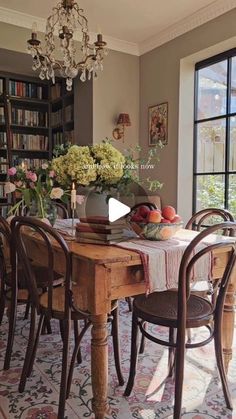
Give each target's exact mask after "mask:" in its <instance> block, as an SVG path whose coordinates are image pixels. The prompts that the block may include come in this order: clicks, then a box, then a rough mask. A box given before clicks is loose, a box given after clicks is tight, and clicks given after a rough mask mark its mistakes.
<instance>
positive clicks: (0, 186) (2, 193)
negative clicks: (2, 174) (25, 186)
mask: <svg viewBox="0 0 236 419" xmlns="http://www.w3.org/2000/svg"><path fill="white" fill-rule="evenodd" d="M5 196H6V195H5V190H4V184H3V183H0V198H5Z"/></svg>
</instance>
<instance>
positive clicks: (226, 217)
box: [185, 208, 235, 299]
mask: <svg viewBox="0 0 236 419" xmlns="http://www.w3.org/2000/svg"><path fill="white" fill-rule="evenodd" d="M224 221H232V222H234V221H235V219H234V217H233V215H232V214H231V212H229V211H228V210H226V209H221V208H205V209H203V210H200V211H198V212H196V213H195V214H194V215H193V216H192V217H191V218H190V220H189V221H188V222H187V224H186V226H185V228H186V229H188V230H194V231H201V230H203V229H205V228H207V227H209V226H211V225H214V224H219V223H220V222H224ZM219 233H220V232H219ZM221 233H222V234H223V235H225V236H226V235H227V236H233V235H234V230H232V231H231V230H227V229H225V230H224V231H223V232H221ZM215 290H217V281H214V282H208V283H207V282H206V281H205V282H204V281H201V284H200V283H199V284H198V283H196V284H195V286H194V291H195V292H198V293H202V295H203V296H204V295H205V296H207V295H212V298H213V299H214V295H215Z"/></svg>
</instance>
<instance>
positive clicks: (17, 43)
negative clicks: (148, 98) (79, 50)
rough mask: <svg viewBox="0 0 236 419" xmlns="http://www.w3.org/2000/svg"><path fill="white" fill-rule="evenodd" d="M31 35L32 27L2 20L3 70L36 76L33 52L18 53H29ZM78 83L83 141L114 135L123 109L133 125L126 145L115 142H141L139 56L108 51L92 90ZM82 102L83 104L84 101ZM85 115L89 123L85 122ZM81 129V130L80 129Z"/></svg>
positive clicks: (81, 142) (80, 127) (118, 146)
mask: <svg viewBox="0 0 236 419" xmlns="http://www.w3.org/2000/svg"><path fill="white" fill-rule="evenodd" d="M29 37H30V30H28V29H23V28H19V27H16V26H13V25H8V24H4V23H0V71H9V72H18V73H21V74H27V75H28V74H32V75H34V76H35V75H36V73H35V72H33V71H32V69H31V67H32V60H31V57H30V55H28V54H26V55H24V56H22V57H21V56H20V55H19V54H18V53H19V52H24V53H25V52H26V41H27V39H29ZM42 37H43V36H42V34H40V35H39V38H40V39H42ZM1 48H3V49H5V50H11V51H14V52H13V53H12V55H11V54H10V55H9V54H3V52H1ZM20 57H21V59H20ZM85 84H86V83H85ZM75 86H76V87H75V95H76V96H78V97H77V99H78V100H77V99H76V100H77V102H78V109H79V111H80V114H81V113H83V118H82V119H83V120H82V122H81V121H80V120H79V118H78V121H76V124H77V122H78V128H77V129H78V132H80V135H79V138H78V142H79V143H80V144H84V143H85V142H89V143H91V142H92V141H93V142H99V141H101V140H103V139H105V138H106V137H108V138H112V131H113V129H114V128H115V125H116V121H117V118H118V115H119V113H121V112H127V113H129V114H130V118H131V123H132V126H131V127H128V128H127V129H126V133H125V145H123V143H122V141H117V142H116V143H115V144H116V146H117V148H119V149H121V150H122V149H123V148H124V146H125V147H127V146H130V145H134V144H136V143H138V142H139V135H138V133H139V58H138V57H136V56H132V55H129V54H125V53H121V52H116V51H109V54H108V56H107V57H106V58H105V61H104V70H103V72H100V71H99V72H98V78H97V80H94V81H93V90H92V91H91V89H90V88H87V87H86V86H82V84H81V82H80V81H78V82H77V83H75ZM81 86H82V92H81ZM91 95H92V98H91ZM85 99H86V100H85ZM82 101H83V103H81V102H82ZM85 102H86V103H87V104H89V110H88V112H87V111H86V109H85V106H84V103H85ZM86 106H87V105H86ZM86 117H87V120H88V121H87V122H86V121H85V118H86ZM85 122H86V123H85ZM88 124H89V126H88ZM80 129H81V131H82V133H81V131H79V130H80Z"/></svg>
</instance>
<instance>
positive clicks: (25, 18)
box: [0, 7, 139, 56]
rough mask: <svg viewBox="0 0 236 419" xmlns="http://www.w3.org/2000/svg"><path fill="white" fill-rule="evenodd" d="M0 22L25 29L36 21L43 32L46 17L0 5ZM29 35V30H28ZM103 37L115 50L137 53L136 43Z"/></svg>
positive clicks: (93, 37)
mask: <svg viewBox="0 0 236 419" xmlns="http://www.w3.org/2000/svg"><path fill="white" fill-rule="evenodd" d="M0 22H4V23H8V24H10V25H15V26H20V27H23V28H26V29H31V28H32V23H33V22H36V23H37V26H38V31H39V32H43V33H44V32H45V28H46V19H43V18H40V17H37V16H32V15H29V14H27V13H21V12H18V11H16V10H13V9H7V8H5V7H0ZM90 36H91V40H95V38H96V34H95V33H93V32H90ZM29 37H30V32H29ZM75 39H76V40H77V41H81V38H80V37H75ZM104 39H105V40H106V42H107V44H108V48H109V49H111V50H115V51H120V52H125V53H127V54H131V55H137V56H138V55H139V48H138V45H137V44H136V43H133V42H128V41H123V40H121V39H116V38H113V37H111V36H106V35H104Z"/></svg>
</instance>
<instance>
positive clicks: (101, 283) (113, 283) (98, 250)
mask: <svg viewBox="0 0 236 419" xmlns="http://www.w3.org/2000/svg"><path fill="white" fill-rule="evenodd" d="M187 231H188V234H189V230H186V232H187ZM27 243H28V244H29V246H28V247H29V252H30V256H31V257H32V259H34V260H35V261H36V262H37V263H41V264H42V261H43V260H44V253H45V255H46V249H44V248H43V247H42V243H41V242H40V240H38V239H37V237H35V236H33V235H32V236H31V235H27ZM68 245H69V247H70V250H71V252H72V255H73V264H72V265H73V268H72V269H73V274H72V278H73V281H74V282H75V283H76V284H77V286H78V287H79V290H80V298H81V301H80V303H81V308H82V309H85V310H88V311H89V312H90V313H91V321H92V329H91V377H92V391H93V401H92V408H93V411H94V414H95V418H96V419H103V418H104V417H105V416H106V415H108V416H109V411H108V401H107V391H108V343H107V334H108V330H107V314H108V313H110V311H111V302H112V301H113V300H116V299H121V298H125V297H129V296H134V295H138V294H142V293H145V290H146V284H145V279H144V271H143V266H142V262H141V258H140V255H139V254H138V253H137V252H135V251H133V250H127V249H122V248H120V247H117V246H113V245H110V246H105V245H92V244H82V243H78V242H76V241H68ZM228 252H229V248H228V247H225V248H223V249H222V248H221V249H220V250H215V251H214V254H213V278H216V279H217V278H220V277H221V274H222V271H223V268H224V266H225V263H226V260H227V258H228ZM55 253H56V257H55V265H56V266H55V269H56V270H57V272H60V273H63V270H64V264H63V259H62V258H61V257H60V252H59V250H58V255H57V249H56V248H55ZM235 288H236V270H234V271H233V274H232V277H231V282H230V284H229V287H228V291H227V295H226V300H225V305H224V319H223V324H224V328H223V348H224V362H225V367H226V369H228V365H229V362H230V360H231V357H232V342H233V330H234V302H235Z"/></svg>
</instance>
